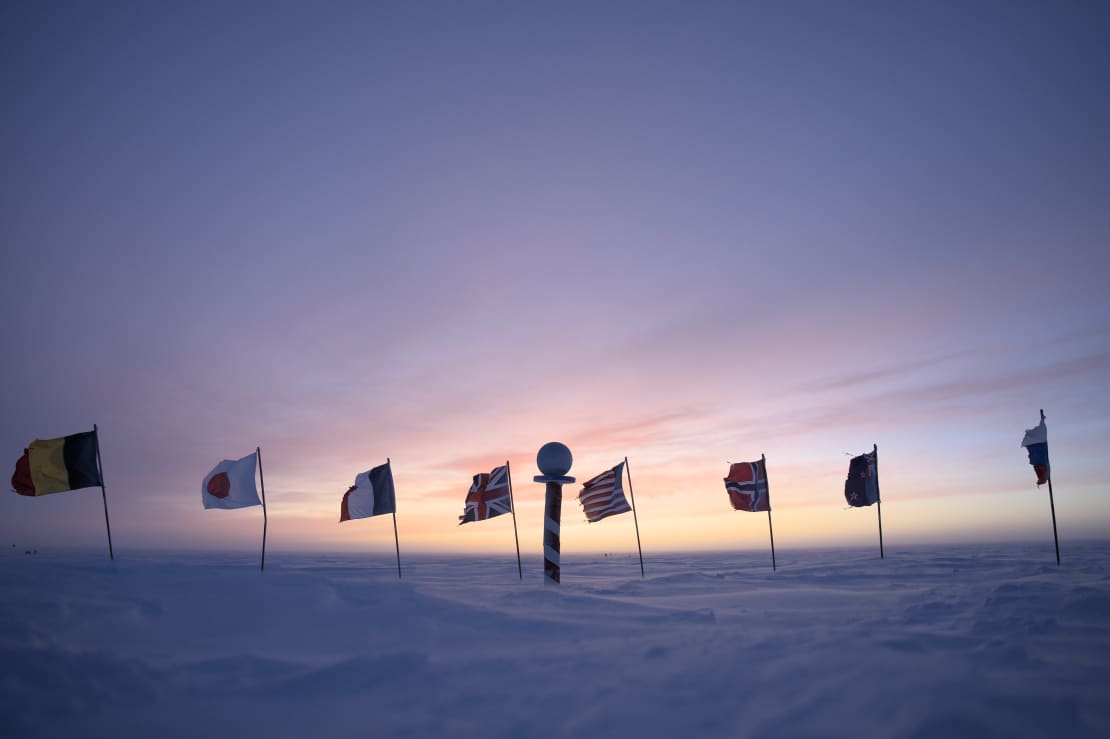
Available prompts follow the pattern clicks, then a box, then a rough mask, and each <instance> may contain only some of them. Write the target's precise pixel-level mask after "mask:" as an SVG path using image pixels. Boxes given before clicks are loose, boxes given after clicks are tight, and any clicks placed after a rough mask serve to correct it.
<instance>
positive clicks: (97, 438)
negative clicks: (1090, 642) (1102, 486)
mask: <svg viewBox="0 0 1110 739" xmlns="http://www.w3.org/2000/svg"><path fill="white" fill-rule="evenodd" d="M1041 415H1044V414H1041ZM93 443H94V444H95V445H96V471H97V474H99V475H100V497H101V499H102V500H103V501H104V528H106V529H107V530H108V559H111V560H115V558H116V555H115V554H114V553H113V552H112V526H111V524H109V523H108V494H107V493H106V492H104V466H103V465H101V463H100V431H98V430H97V428H96V424H95V423H94V424H93ZM1048 489H1049V490H1052V485H1051V483H1050V484H1049V488H1048ZM1055 520H1056V519H1055V517H1054V518H1053V522H1054V523H1053V526H1054V527H1055ZM1056 551H1057V554H1056V559H1057V561H1059V559H1060V555H1059V551H1060V550H1059V547H1057V549H1056Z"/></svg>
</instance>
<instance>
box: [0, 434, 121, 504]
mask: <svg viewBox="0 0 1110 739" xmlns="http://www.w3.org/2000/svg"><path fill="white" fill-rule="evenodd" d="M103 484H104V483H103V480H102V479H101V477H100V467H99V465H97V463H96V431H86V432H84V433H81V434H73V435H72V436H63V437H62V438H60V439H35V440H34V441H32V442H31V444H30V446H28V447H27V449H26V451H24V452H23V456H22V457H20V458H19V461H18V462H16V463H15V474H13V475H12V489H13V490H14V491H15V492H17V493H19V494H20V495H47V494H49V493H61V492H64V491H66V490H76V489H78V488H89V487H96V486H98V485H103Z"/></svg>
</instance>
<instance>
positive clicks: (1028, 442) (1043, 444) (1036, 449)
mask: <svg viewBox="0 0 1110 739" xmlns="http://www.w3.org/2000/svg"><path fill="white" fill-rule="evenodd" d="M1021 445H1022V446H1023V447H1025V449H1026V451H1028V452H1029V464H1031V465H1033V471H1034V472H1036V473H1037V485H1038V486H1039V485H1044V484H1045V483H1046V482H1048V429H1047V428H1046V427H1045V425H1044V419H1043V418H1042V419H1041V422H1040V423H1039V424H1038V425H1037V427H1036V428H1031V429H1026V430H1025V438H1024V439H1022V441H1021Z"/></svg>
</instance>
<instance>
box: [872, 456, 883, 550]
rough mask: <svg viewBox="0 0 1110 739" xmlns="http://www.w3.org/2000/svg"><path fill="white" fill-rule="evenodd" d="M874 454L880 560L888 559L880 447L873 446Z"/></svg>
mask: <svg viewBox="0 0 1110 739" xmlns="http://www.w3.org/2000/svg"><path fill="white" fill-rule="evenodd" d="M871 450H872V453H873V454H874V455H875V503H876V505H877V506H878V511H879V559H886V555H885V554H883V496H882V495H881V494H880V493H879V445H878V444H873V445H872V447H871Z"/></svg>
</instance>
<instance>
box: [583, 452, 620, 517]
mask: <svg viewBox="0 0 1110 739" xmlns="http://www.w3.org/2000/svg"><path fill="white" fill-rule="evenodd" d="M623 483H624V462H621V463H620V464H618V465H617V466H616V467H614V468H613V469H611V470H606V471H605V472H602V473H601V474H600V475H598V476H597V477H595V478H593V479H591V480H588V481H586V482H585V483H583V485H582V490H581V492H579V493H578V502H579V503H581V504H582V512H583V513H585V514H586V520H587V521H589V522H590V523H594V522H595V521H600V520H601V519H603V518H607V517H609V516H614V515H616V514H618V513H627V512H628V511H631V510H632V508H631V507H630V506H629V505H628V501H627V500H625V497H624V486H623Z"/></svg>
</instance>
